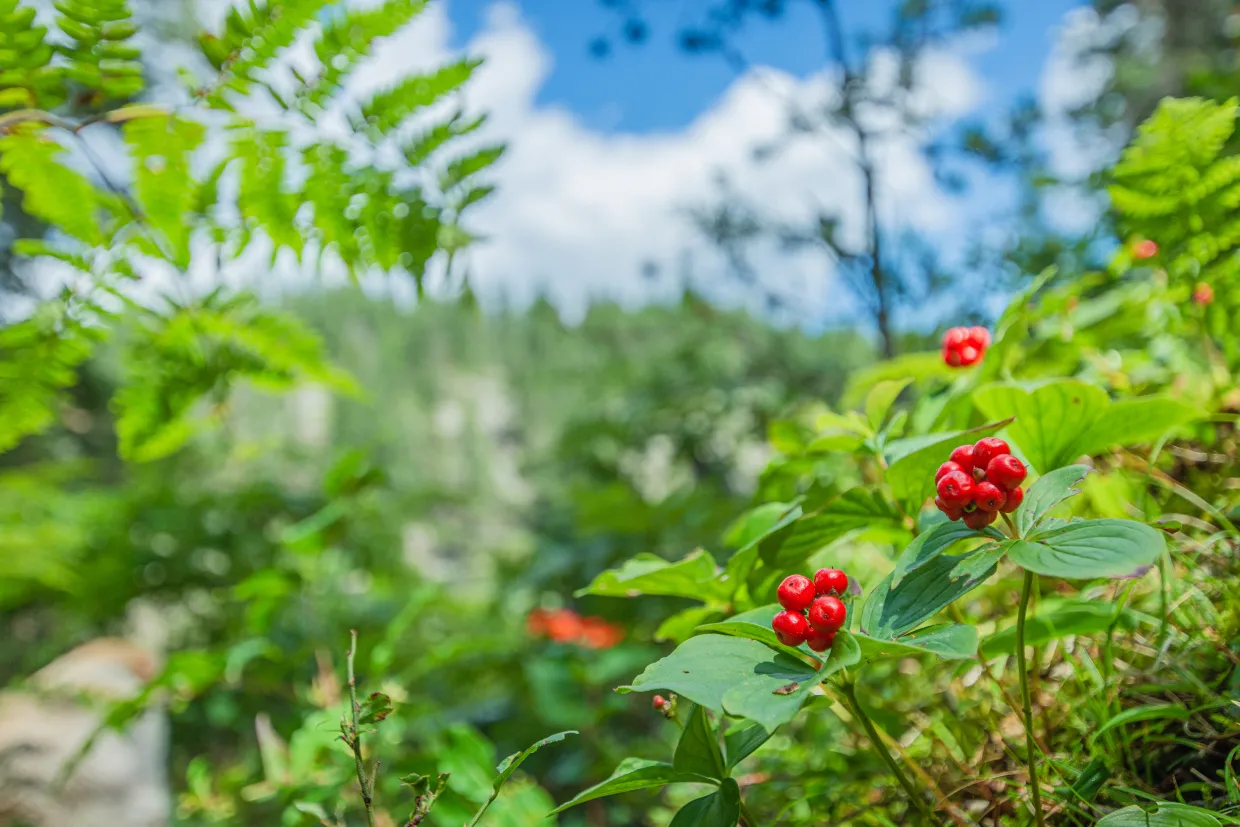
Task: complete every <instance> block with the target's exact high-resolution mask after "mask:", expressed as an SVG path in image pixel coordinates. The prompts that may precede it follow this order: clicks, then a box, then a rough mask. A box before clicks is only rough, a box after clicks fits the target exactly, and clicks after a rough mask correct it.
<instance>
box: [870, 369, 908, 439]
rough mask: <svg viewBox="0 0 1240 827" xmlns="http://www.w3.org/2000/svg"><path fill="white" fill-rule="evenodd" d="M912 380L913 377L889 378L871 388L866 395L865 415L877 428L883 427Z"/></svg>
mask: <svg viewBox="0 0 1240 827" xmlns="http://www.w3.org/2000/svg"><path fill="white" fill-rule="evenodd" d="M912 382H913V379H912V377H904V378H902V379H887V380H885V381H883V382H879V383H878V384H876V385H875V386H874V387H872V388H870V392H869V393H868V394H866V397H865V417H866V419H868V420H869V421H870V425H871V426H872V427H873V428H874V429H875V430H878V429H879V428H880V427H882V424H883V422H884V421H885V420H886V419H887V413H888V412H889V411H890V410H891V406H892V405H894V404H895V401H896V399H897V398H898V397H899V396H900V394H901V393H902V392H903V391H904V389H905V388H907V387H908V386H909V385H910V384H912Z"/></svg>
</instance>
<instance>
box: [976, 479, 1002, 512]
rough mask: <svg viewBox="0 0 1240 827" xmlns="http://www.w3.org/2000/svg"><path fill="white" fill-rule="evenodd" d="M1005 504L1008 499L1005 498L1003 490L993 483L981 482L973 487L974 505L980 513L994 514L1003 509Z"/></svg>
mask: <svg viewBox="0 0 1240 827" xmlns="http://www.w3.org/2000/svg"><path fill="white" fill-rule="evenodd" d="M1005 502H1007V497H1005V496H1004V494H1003V489H1002V488H1000V487H999V486H997V485H995V484H994V483H993V482H979V483H978V484H977V485H975V486H974V487H973V504H974V505H976V506H977V508H978V510H979V511H989V512H991V513H994V512H995V511H998V510H999V509H1000V508H1003V504H1004V503H1005Z"/></svg>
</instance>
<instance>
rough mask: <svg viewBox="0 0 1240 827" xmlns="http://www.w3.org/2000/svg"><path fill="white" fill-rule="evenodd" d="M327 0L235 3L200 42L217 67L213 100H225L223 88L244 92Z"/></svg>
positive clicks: (312, 19)
mask: <svg viewBox="0 0 1240 827" xmlns="http://www.w3.org/2000/svg"><path fill="white" fill-rule="evenodd" d="M328 2H329V0H273V2H260V0H249V2H248V3H247V4H246V6H245V8H244V9H242V8H238V7H236V6H234V7H233V8H231V9H229V11H228V15H227V17H225V20H224V31H223V32H222V33H221V34H220V35H219V36H216V35H212V34H204V35H202V36H201V37H200V38H199V40H198V43H199V46H200V48H201V49H202V51H203V54H204V55H205V56H206V58H207V60H209V61H211V63H212V65H214V66H215V67H216V68H217V69H219V70H220V83H219V85H220V87H221V90H219V91H217V92H216V93H214V94H213V95H212V102H214V103H217V104H223V103H225V101H224V98H223V93H222V90H223V89H232V90H234V91H236V92H238V93H240V94H246V93H247V92H248V91H249V88H250V86H251V85H252V84H253V83H254V82H255V80H256V78H257V76H258V74H259V73H260V72H262V71H263V70H264V69H267V68H268V67H269V66H270V65H271V63H272V62H273V61H274V60H275V59H276V57H277V56H278V55H279V54H280V53H281V52H282V51H283V50H285V49H287V48H288V47H289V46H291V45H292V44H293V41H294V40H296V39H297V36H298V34H300V33H301V32H302V31H303V30H305V29H306V28H307V27H308V26H309V25H310V24H312V23H313V22H314V20H315V17H316V15H318V14H319V12H320V11H321V10H322V9H323V7H324V6H326V5H327V4H328Z"/></svg>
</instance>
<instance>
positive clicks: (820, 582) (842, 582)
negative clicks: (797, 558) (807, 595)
mask: <svg viewBox="0 0 1240 827" xmlns="http://www.w3.org/2000/svg"><path fill="white" fill-rule="evenodd" d="M814 590H815V591H817V592H818V596H819V597H822V596H823V595H826V594H831V593H833V592H834V593H835V594H843V593H844V592H846V591H848V575H847V574H844V572H842V571H840V570H839V569H819V570H818V571H816V572H815V573H814Z"/></svg>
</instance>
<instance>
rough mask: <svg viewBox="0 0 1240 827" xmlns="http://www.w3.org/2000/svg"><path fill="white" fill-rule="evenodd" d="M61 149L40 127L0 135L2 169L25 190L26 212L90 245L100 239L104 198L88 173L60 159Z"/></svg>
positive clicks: (1, 171) (101, 241)
mask: <svg viewBox="0 0 1240 827" xmlns="http://www.w3.org/2000/svg"><path fill="white" fill-rule="evenodd" d="M63 153H64V148H63V147H62V146H61V145H60V144H58V143H56V142H55V141H53V140H52V139H51V138H50V137H48V136H47V133H46V132H45V131H44V130H42V127H41V126H37V125H33V124H31V125H24V126H23V127H20V128H16V129H14V131H12V132H10V133H8V134H7V135H4V136H3V137H0V173H3V175H4V177H5V178H6V179H7V180H8V183H9V184H11V185H12V186H14V187H16V188H17V189H19V190H21V192H22V208H23V209H24V210H25V211H26V212H28V213H30V214H31V215H33V216H35V217H36V218H40V219H42V220H43V221H46V222H47V223H49V224H51V225H52V226H53V227H55V228H56V229H58V230H60V231H62V232H64V233H67V234H68V235H71V236H74V237H75V238H78V239H80V240H81V241H84V242H86V243H87V244H91V245H98V244H102V243H103V241H104V237H103V231H102V230H100V228H99V214H100V210H101V208H102V205H103V199H102V197H101V196H100V194H99V192H98V191H97V190H96V189H95V187H94V185H93V184H91V182H90V181H89V180H87V178H86V177H85V176H83V175H81V174H79V173H77V172H75V171H74V170H72V169H70V168H69V167H68V166H65V165H64V164H63V163H62V162H61V157H62V155H63Z"/></svg>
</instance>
